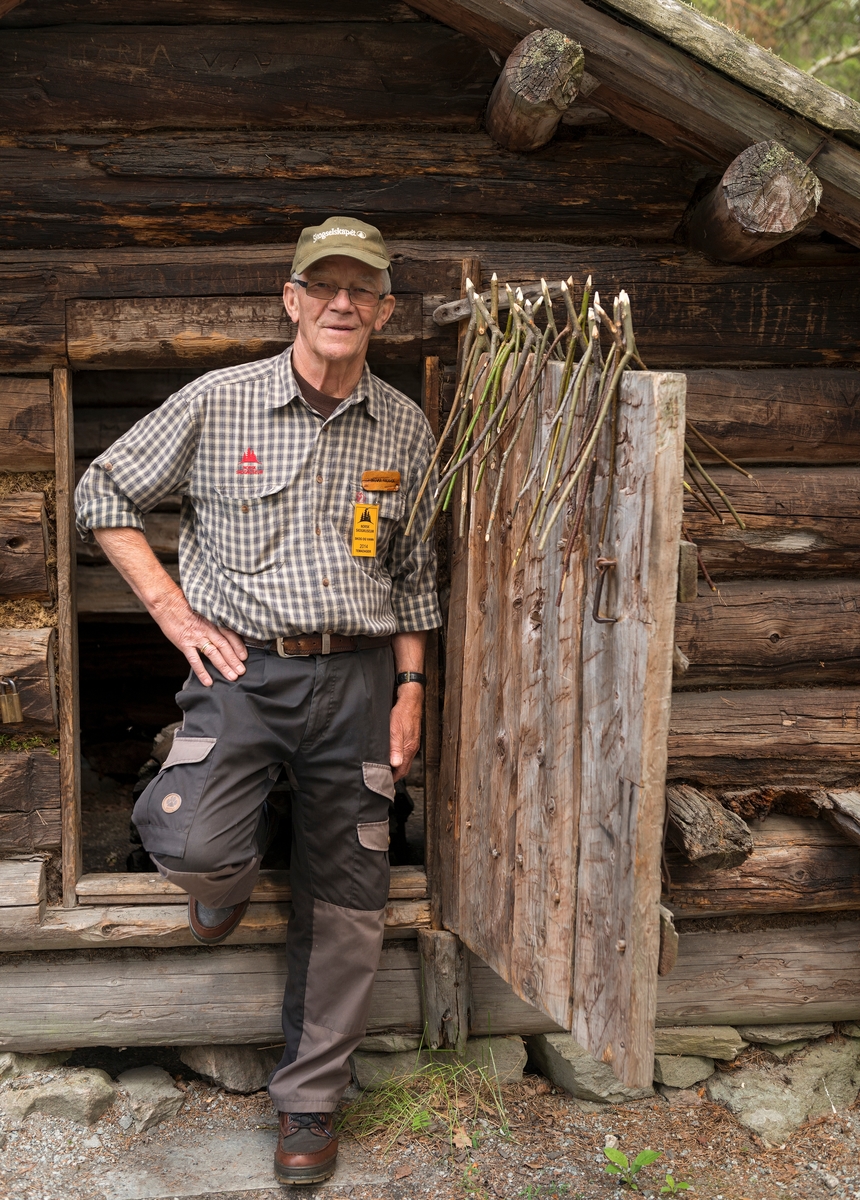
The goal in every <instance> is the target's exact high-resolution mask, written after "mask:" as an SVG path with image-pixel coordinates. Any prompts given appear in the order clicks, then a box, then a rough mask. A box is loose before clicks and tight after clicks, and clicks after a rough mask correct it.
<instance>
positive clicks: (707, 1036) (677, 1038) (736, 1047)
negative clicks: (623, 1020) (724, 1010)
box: [654, 1025, 748, 1059]
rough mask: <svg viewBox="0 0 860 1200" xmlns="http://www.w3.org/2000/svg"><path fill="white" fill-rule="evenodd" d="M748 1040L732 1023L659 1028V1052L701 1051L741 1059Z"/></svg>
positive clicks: (708, 1055) (656, 1049)
mask: <svg viewBox="0 0 860 1200" xmlns="http://www.w3.org/2000/svg"><path fill="white" fill-rule="evenodd" d="M747 1045H748V1043H747V1042H745V1041H744V1039H743V1038H742V1037H741V1035H740V1033H739V1032H738V1031H737V1029H733V1028H732V1027H731V1025H678V1026H674V1027H673V1028H671V1029H658V1030H656V1031H655V1037H654V1053H655V1054H700V1055H702V1057H703V1058H720V1059H732V1058H737V1056H738V1055H739V1054H740V1052H741V1050H745V1049H746V1047H747Z"/></svg>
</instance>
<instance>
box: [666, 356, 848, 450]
mask: <svg viewBox="0 0 860 1200" xmlns="http://www.w3.org/2000/svg"><path fill="white" fill-rule="evenodd" d="M687 420H688V421H691V422H692V423H693V424H694V425H695V426H696V428H697V429H699V430H701V432H702V433H703V434H704V435H705V436H706V437H707V438H708V439H709V440H710V441H712V442H715V443H716V445H717V446H718V447H719V448H720V450H722V452H723V453H724V454H727V455H728V456H729V457H730V458H733V459H734V460H735V461H736V462H742V463H768V462H770V463H785V462H790V463H821V464H822V465H828V466H833V465H835V464H837V463H846V462H860V373H858V372H856V371H838V370H833V371H821V370H814V369H813V370H809V371H719V370H717V371H688V373H687ZM690 442H691V445H692V446H694V447H695V450H696V454H697V455H698V456H699V458H700V459H702V461H703V462H716V461H717V459H716V456H715V455H713V454H712V453H711V451H710V450H708V448H707V447H706V446H703V445H702V444H701V443H700V442H699V441H698V440H697V439H696V437H695V436H694V435H691V437H690Z"/></svg>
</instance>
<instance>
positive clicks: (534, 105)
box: [484, 29, 583, 150]
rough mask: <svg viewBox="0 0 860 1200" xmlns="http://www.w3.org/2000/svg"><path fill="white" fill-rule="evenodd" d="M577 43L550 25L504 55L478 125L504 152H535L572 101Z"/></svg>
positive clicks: (578, 73)
mask: <svg viewBox="0 0 860 1200" xmlns="http://www.w3.org/2000/svg"><path fill="white" fill-rule="evenodd" d="M582 64H583V57H582V47H581V46H580V45H579V43H578V42H574V41H572V40H571V38H568V37H565V36H564V34H563V33H558V32H557V31H556V30H555V29H538V30H535V32H534V33H530V34H529V35H528V37H525V38H523V40H522V41H521V42H520V44H519V45H518V46H517V47H516V48H515V49H514V50H512V51H511V53H510V54H509V55H508V61H507V62H506V63H505V65H504V67H503V69H502V73H501V75H500V76H499V78H498V80H497V81H496V86H495V87H494V88H493V91H492V95H491V96H490V100H489V103H488V104H487V115H486V119H485V122H484V124H485V125H486V128H487V133H488V134H489V135H490V137H491V138H492V139H493V141H494V142H496V144H497V145H499V146H502V147H503V148H504V149H505V150H539V149H540V147H541V146H545V145H546V144H547V142H549V141H551V140H552V137H553V135H554V133H555V131H556V129H557V128H558V125H559V122H560V121H561V118H562V117H563V115H564V114H565V112H566V111H567V109H568V108H569V107H570V105H571V104H572V103H573V101H574V100H575V99H576V94H577V92H578V90H579V83H580V80H581V79H582Z"/></svg>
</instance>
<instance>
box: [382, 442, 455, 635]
mask: <svg viewBox="0 0 860 1200" xmlns="http://www.w3.org/2000/svg"><path fill="white" fill-rule="evenodd" d="M434 449H435V443H434V440H433V436H432V434H431V433H430V432H429V429H427V428H426V426H425V427H424V428H423V429H421V430H420V431H419V433H418V435H417V436H416V438H415V440H414V442H413V444H412V447H411V449H410V454H409V462H410V469H409V482H408V486H407V488H406V495H405V497H404V499H405V511H404V516H403V523H402V525H401V526H400V529H399V530H398V531H397V533H396V534H395V535H394V536H393V538H392V539H391V542H390V544H389V550H388V561H387V567H388V571H389V574H390V576H391V607H392V609H393V610H394V618H395V620H396V622H397V632H398V633H418V632H421V631H422V630H426V629H438V627H439V626H440V625H441V624H442V615H441V613H440V611H439V599H438V596H437V594H436V538H435V535H434V534H432V533H431V535H430V537H429V538H428V539H427V541H426V542H425V541H422V538H423V536H424V531H425V529H426V528H427V523H428V521H429V520H430V517H431V515H432V513H433V506H434V500H433V496H434V494H435V491H436V484H437V482H438V474H437V472H436V471H435V470H434V472H433V477H432V479H431V480H430V485H429V487H428V488H427V489H426V490H425V492H424V495H423V496H422V498H421V503H420V504H419V506H418V511H417V513H416V515H415V520H414V521H413V522H412V529H411V530H410V532H409V533H408V534H407V533H406V526H407V524H408V522H409V515H410V513H411V512H412V508H413V506H414V504H415V499H416V497H417V495H418V491H419V488H420V486H421V481H422V480H423V478H424V475H425V473H426V471H427V466H428V464H429V462H430V459H431V457H432V455H433V451H434Z"/></svg>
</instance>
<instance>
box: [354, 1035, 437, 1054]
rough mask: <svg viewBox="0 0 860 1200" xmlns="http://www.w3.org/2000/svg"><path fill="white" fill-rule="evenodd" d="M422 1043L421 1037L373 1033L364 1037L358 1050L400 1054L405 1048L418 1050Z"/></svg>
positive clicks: (364, 1052) (370, 1052)
mask: <svg viewBox="0 0 860 1200" xmlns="http://www.w3.org/2000/svg"><path fill="white" fill-rule="evenodd" d="M421 1044H422V1039H421V1038H420V1037H410V1036H409V1035H408V1034H400V1033H372V1034H370V1035H369V1036H368V1037H365V1038H362V1039H361V1041H360V1042H359V1043H358V1050H359V1052H360V1053H362V1054H400V1053H402V1052H403V1051H404V1050H418V1049H420V1047H421Z"/></svg>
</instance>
